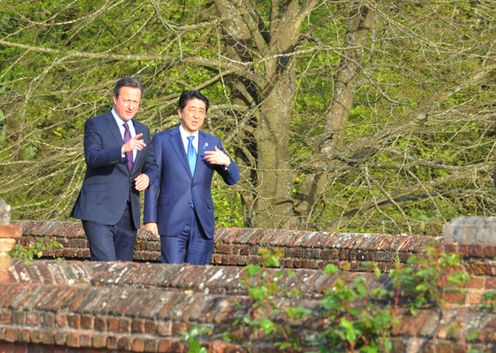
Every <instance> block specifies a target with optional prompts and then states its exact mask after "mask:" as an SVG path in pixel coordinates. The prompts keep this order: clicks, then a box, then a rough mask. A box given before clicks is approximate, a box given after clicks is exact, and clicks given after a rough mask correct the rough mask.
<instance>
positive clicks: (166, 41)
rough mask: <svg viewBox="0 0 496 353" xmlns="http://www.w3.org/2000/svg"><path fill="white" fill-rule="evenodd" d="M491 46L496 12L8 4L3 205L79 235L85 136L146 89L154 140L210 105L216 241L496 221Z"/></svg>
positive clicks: (1, 77) (319, 1)
mask: <svg viewBox="0 0 496 353" xmlns="http://www.w3.org/2000/svg"><path fill="white" fill-rule="evenodd" d="M495 45H496V4H495V2H494V1H492V0H466V1H461V0H442V1H441V0H439V1H435V0H433V1H417V0H377V1H374V0H370V1H365V0H364V1H348V0H346V1H344V0H341V1H330V0H306V1H304V0H300V1H298V0H183V1H179V0H168V1H160V0H149V1H145V0H143V1H131V0H128V1H125V0H112V1H110V0H108V1H104V0H73V1H71V0H62V1H61V0H38V1H13V0H0V198H3V199H5V200H6V201H7V202H8V203H9V204H11V205H12V206H13V215H12V218H13V219H58V220H65V219H68V218H69V212H70V210H71V208H72V205H73V203H74V201H75V199H76V197H77V194H78V192H79V189H80V186H81V183H82V179H83V176H84V171H85V168H86V167H85V163H84V155H83V146H82V138H83V135H82V134H83V124H84V122H85V121H86V120H87V119H88V118H90V117H91V116H93V115H96V114H100V113H102V112H105V111H106V110H108V109H110V108H111V102H112V88H113V85H114V83H115V81H116V80H117V79H118V78H120V77H122V76H136V77H138V78H140V79H141V80H142V81H143V82H144V84H145V87H146V90H145V94H144V97H143V101H142V108H141V112H140V114H139V120H140V121H142V122H144V123H145V124H147V125H148V126H149V127H150V129H151V131H152V132H157V131H161V130H163V129H167V128H171V127H173V126H175V125H177V124H178V122H179V120H178V117H177V113H176V107H177V99H178V97H179V94H180V92H181V91H182V90H184V89H199V90H201V91H202V92H203V93H204V94H206V95H207V97H209V99H210V100H211V104H212V105H211V109H210V111H209V114H208V116H207V120H206V123H205V126H204V127H205V129H206V130H207V131H209V132H211V133H213V134H215V135H217V136H219V137H221V138H222V139H223V141H224V144H225V146H226V147H227V149H228V150H229V152H230V154H231V156H232V157H233V158H234V159H235V160H236V162H237V163H238V165H239V166H240V169H241V173H242V180H241V182H240V184H239V185H237V186H236V187H234V188H228V187H226V186H224V185H223V184H222V181H221V180H220V178H216V179H215V183H214V202H215V204H216V219H217V225H218V226H224V227H225V226H246V227H262V228H276V227H277V228H304V229H316V230H328V231H341V232H345V231H359V232H386V233H392V234H396V233H400V232H406V233H416V234H438V233H439V231H440V230H441V228H442V225H443V224H444V222H446V221H447V220H450V219H452V218H454V217H457V216H461V215H485V216H492V215H495V214H496V193H495V190H494V185H493V183H492V179H491V174H492V171H493V169H494V167H495V154H494V153H495V152H494V148H495V145H496V139H495V136H496V125H495V118H496V114H495V113H496V48H495Z"/></svg>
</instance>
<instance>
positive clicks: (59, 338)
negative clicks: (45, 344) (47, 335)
mask: <svg viewBox="0 0 496 353" xmlns="http://www.w3.org/2000/svg"><path fill="white" fill-rule="evenodd" d="M66 339H67V334H66V332H64V331H55V343H56V344H58V345H59V346H63V345H65V342H66Z"/></svg>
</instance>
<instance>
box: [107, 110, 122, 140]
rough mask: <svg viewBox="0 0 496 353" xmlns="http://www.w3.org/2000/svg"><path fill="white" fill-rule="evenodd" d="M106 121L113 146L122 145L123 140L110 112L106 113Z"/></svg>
mask: <svg viewBox="0 0 496 353" xmlns="http://www.w3.org/2000/svg"><path fill="white" fill-rule="evenodd" d="M106 119H107V124H108V127H109V130H110V132H111V134H112V137H113V138H114V141H115V144H116V145H122V144H123V143H124V140H123V139H122V136H121V131H120V130H119V127H118V126H117V123H116V122H115V119H114V116H113V115H112V112H111V111H110V110H109V111H108V113H107V116H106Z"/></svg>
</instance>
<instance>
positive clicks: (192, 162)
mask: <svg viewBox="0 0 496 353" xmlns="http://www.w3.org/2000/svg"><path fill="white" fill-rule="evenodd" d="M194 138H195V137H194V136H188V141H189V142H188V163H189V170H191V176H193V175H195V168H196V151H195V148H194V147H193V139H194Z"/></svg>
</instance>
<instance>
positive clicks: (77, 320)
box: [67, 313, 81, 329]
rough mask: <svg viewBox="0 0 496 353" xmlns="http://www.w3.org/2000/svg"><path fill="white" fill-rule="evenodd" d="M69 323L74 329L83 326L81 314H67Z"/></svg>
mask: <svg viewBox="0 0 496 353" xmlns="http://www.w3.org/2000/svg"><path fill="white" fill-rule="evenodd" d="M67 324H68V325H69V327H71V328H74V329H79V328H81V316H80V315H79V314H73V313H70V314H67Z"/></svg>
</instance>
